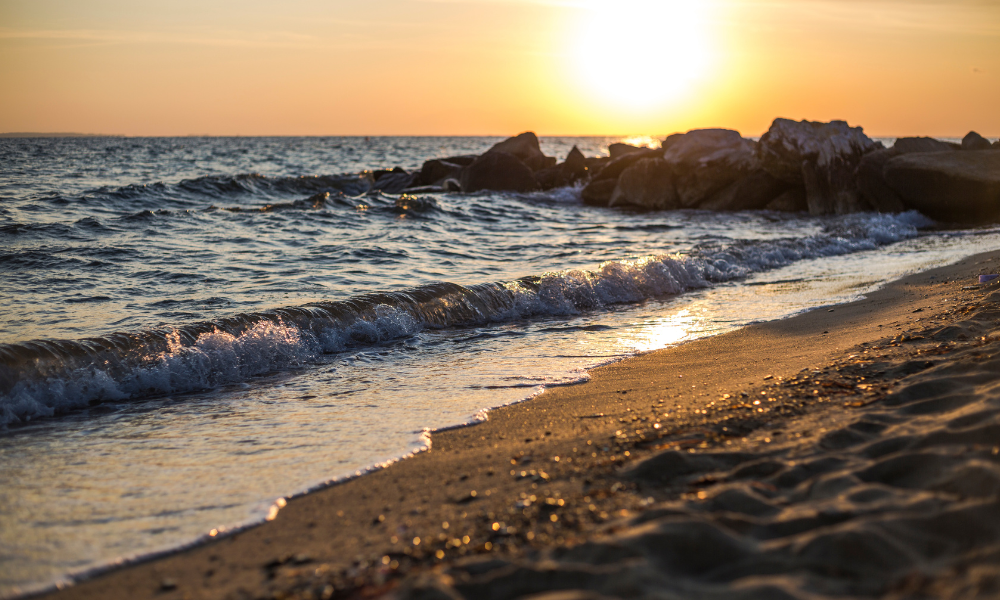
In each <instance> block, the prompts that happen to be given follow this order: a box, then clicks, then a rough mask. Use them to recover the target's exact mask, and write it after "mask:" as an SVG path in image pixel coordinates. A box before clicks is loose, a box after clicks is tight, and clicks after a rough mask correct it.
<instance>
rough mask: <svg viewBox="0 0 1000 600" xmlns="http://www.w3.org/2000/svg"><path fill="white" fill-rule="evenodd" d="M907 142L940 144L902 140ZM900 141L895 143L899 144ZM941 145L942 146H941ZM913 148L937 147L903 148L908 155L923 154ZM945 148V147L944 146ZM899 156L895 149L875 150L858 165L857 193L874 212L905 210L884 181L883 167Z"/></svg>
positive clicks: (920, 145) (949, 150)
mask: <svg viewBox="0 0 1000 600" xmlns="http://www.w3.org/2000/svg"><path fill="white" fill-rule="evenodd" d="M904 139H908V140H929V141H930V142H935V143H936V144H941V142H938V141H937V140H933V139H931V138H904ZM899 141H900V140H897V141H896V143H897V144H899ZM942 145H943V144H942ZM915 147H938V148H940V146H934V145H932V144H928V143H925V142H917V143H916V144H913V145H910V144H909V143H906V144H904V148H905V149H906V150H909V151H910V152H909V153H910V154H913V153H918V152H923V150H914V149H913V148H915ZM945 147H947V145H945ZM947 148H948V149H947V150H944V152H951V151H952V150H951V148H950V147H947ZM899 154H900V152H899V150H898V149H897V148H895V147H893V148H888V149H884V150H876V151H875V152H869V153H868V154H866V155H865V156H864V158H862V159H861V163H860V164H859V165H858V173H857V181H858V192H859V193H860V194H861V197H862V198H863V199H864V200H865V201H866V202H867V203H868V204H870V205H871V206H872V208H874V209H875V210H877V211H879V212H882V213H898V212H903V211H904V210H906V207H905V206H903V200H902V199H901V198H900V197H899V194H897V193H896V192H895V191H893V189H892V188H891V187H889V184H888V183H886V181H885V172H884V170H885V165H886V164H888V162H889V160H890V159H892V158H893V157H895V156H898V155H899Z"/></svg>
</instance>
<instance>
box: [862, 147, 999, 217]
mask: <svg viewBox="0 0 1000 600" xmlns="http://www.w3.org/2000/svg"><path fill="white" fill-rule="evenodd" d="M998 150H1000V143H993V144H992V145H991V144H990V142H989V141H987V140H986V139H984V138H983V137H982V136H980V135H979V134H978V133H976V132H974V131H973V132H970V133H969V134H968V135H966V136H965V139H963V140H962V143H961V144H950V143H947V142H941V141H939V140H935V139H932V138H900V139H898V140H896V143H895V144H894V145H893V147H892V148H888V149H881V150H877V151H875V152H872V153H870V154H868V155H866V156H865V157H864V158H863V159H862V161H861V163H860V165H859V166H858V175H857V180H858V187H859V190H860V192H861V194H862V196H863V197H864V198H865V199H866V200H867V201H868V202H869V203H870V204H871V205H872V206H874V207H875V208H877V209H879V210H883V211H897V210H905V209H915V210H919V211H920V212H922V213H924V214H926V215H927V216H929V217H931V218H933V219H937V220H939V221H951V222H958V223H973V224H974V223H983V222H996V221H1000V151H998Z"/></svg>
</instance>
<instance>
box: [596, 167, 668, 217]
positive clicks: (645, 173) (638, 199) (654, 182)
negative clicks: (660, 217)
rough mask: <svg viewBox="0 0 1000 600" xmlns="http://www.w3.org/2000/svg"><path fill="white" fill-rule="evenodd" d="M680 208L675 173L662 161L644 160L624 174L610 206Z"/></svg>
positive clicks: (616, 187) (619, 180) (612, 196)
mask: <svg viewBox="0 0 1000 600" xmlns="http://www.w3.org/2000/svg"><path fill="white" fill-rule="evenodd" d="M622 205H629V206H638V207H642V208H652V209H673V208H678V207H679V203H678V197H677V191H676V190H675V189H674V171H673V169H672V168H671V166H670V163H668V162H667V161H665V160H663V159H662V158H642V159H640V160H638V161H636V162H635V164H633V165H631V166H630V167H629V168H627V169H625V171H624V172H622V174H621V177H619V178H618V183H617V185H616V186H615V189H614V192H612V194H611V200H610V201H609V202H608V206H622Z"/></svg>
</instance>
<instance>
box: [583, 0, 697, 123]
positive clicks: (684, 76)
mask: <svg viewBox="0 0 1000 600" xmlns="http://www.w3.org/2000/svg"><path fill="white" fill-rule="evenodd" d="M710 11H711V4H710V3H709V2H692V1H679V0H621V1H618V2H603V1H601V0H592V1H590V2H588V3H587V4H586V5H585V6H584V8H583V10H582V11H581V23H580V27H579V30H578V32H577V42H576V43H577V48H576V52H575V53H574V60H575V61H576V70H577V72H578V75H579V78H580V80H581V81H582V82H583V83H584V84H585V86H586V87H587V89H588V91H590V92H592V93H594V94H596V95H597V96H599V97H601V98H602V99H603V100H605V101H606V102H608V103H609V104H612V105H614V106H616V107H618V108H625V109H637V110H643V109H652V108H658V107H662V106H665V105H667V104H669V103H671V102H673V101H676V100H680V99H683V98H684V97H686V96H688V95H689V94H690V93H691V92H693V91H694V88H695V87H696V84H697V83H698V81H699V80H702V79H704V78H706V77H707V76H708V75H709V70H710V67H711V62H712V61H711V57H712V41H711V39H710V38H711V35H710V30H709V26H708V16H709V13H710Z"/></svg>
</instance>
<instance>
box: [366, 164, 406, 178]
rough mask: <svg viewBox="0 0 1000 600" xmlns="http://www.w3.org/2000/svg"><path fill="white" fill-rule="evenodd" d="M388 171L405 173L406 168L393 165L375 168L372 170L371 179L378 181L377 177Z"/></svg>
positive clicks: (388, 172)
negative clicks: (390, 167)
mask: <svg viewBox="0 0 1000 600" xmlns="http://www.w3.org/2000/svg"><path fill="white" fill-rule="evenodd" d="M390 173H403V174H404V175H405V174H406V169H404V168H403V167H395V168H392V169H376V170H374V171H372V179H373V180H374V181H378V180H379V179H381V178H382V176H383V175H388V174H390Z"/></svg>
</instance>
